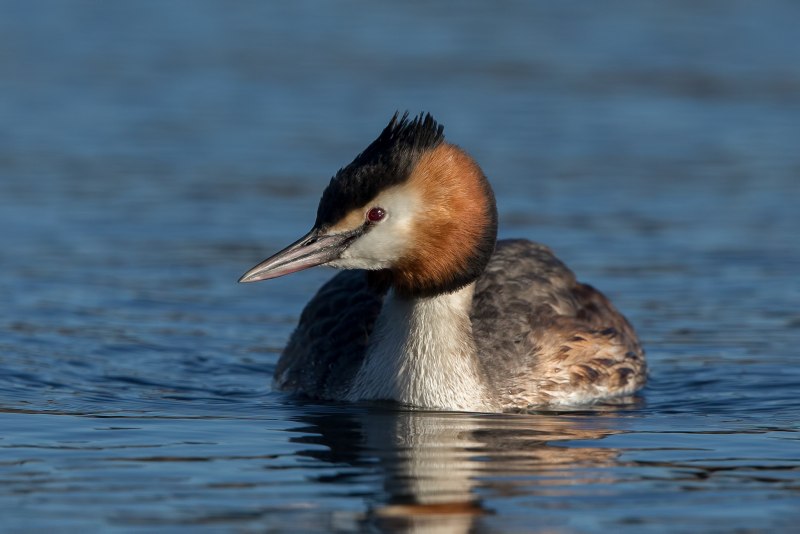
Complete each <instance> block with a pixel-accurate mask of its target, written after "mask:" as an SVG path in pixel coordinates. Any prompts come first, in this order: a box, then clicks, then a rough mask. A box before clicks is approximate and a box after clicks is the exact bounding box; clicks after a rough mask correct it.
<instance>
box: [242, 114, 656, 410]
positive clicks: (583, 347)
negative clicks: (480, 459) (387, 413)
mask: <svg viewBox="0 0 800 534" xmlns="http://www.w3.org/2000/svg"><path fill="white" fill-rule="evenodd" d="M443 132H444V128H443V127H442V126H440V125H439V124H437V123H436V121H434V119H433V118H432V117H431V116H430V115H429V114H424V115H422V114H421V115H419V116H418V117H416V118H414V119H413V120H409V118H408V113H406V114H404V115H403V116H402V117H401V118H398V116H397V114H395V116H394V117H393V118H392V120H391V121H390V122H389V125H388V126H386V128H385V129H384V130H383V132H382V133H381V134H380V135H379V136H378V138H377V139H376V140H375V141H373V142H372V143H371V144H370V145H369V146H368V147H367V148H366V149H365V150H364V151H363V152H362V153H361V154H359V155H358V156H356V158H355V159H354V160H353V162H352V163H350V164H349V165H347V166H346V167H344V168H342V169H340V170H339V172H337V173H336V175H335V176H334V177H333V178H332V179H331V181H330V184H328V187H327V188H326V189H325V191H324V192H323V193H322V199H321V200H320V203H319V208H318V209H317V220H316V222H315V223H314V227H313V228H312V229H311V231H310V232H309V233H308V234H306V235H305V236H303V237H301V238H300V239H299V240H298V241H296V242H295V243H293V244H291V245H289V246H288V247H286V248H285V249H284V250H282V251H280V252H278V253H277V254H275V255H274V256H272V257H270V258H268V259H266V260H264V261H263V262H262V263H260V264H258V265H256V266H255V267H253V268H252V269H251V270H249V271H248V272H247V273H245V274H244V275H243V276H242V277H241V279H240V280H239V281H240V282H256V281H259V280H267V279H270V278H276V277H278V276H283V275H285V274H290V273H294V272H297V271H300V270H303V269H307V268H309V267H313V266H315V265H328V266H331V267H336V268H339V269H348V270H347V271H344V272H342V273H339V274H338V275H336V276H335V277H334V278H333V279H331V280H330V281H329V282H328V283H326V284H325V285H323V286H322V288H321V289H320V290H319V292H318V293H317V294H316V296H314V298H313V299H311V302H309V303H308V304H307V305H306V307H305V309H304V310H303V313H302V315H301V317H300V322H299V324H298V325H297V328H296V330H295V331H294V333H293V334H292V336H291V338H290V339H289V343H288V345H287V346H286V348H285V349H284V351H283V354H282V355H281V358H280V360H279V361H278V365H277V368H276V370H275V385H276V386H277V387H278V388H280V389H282V390H286V391H290V392H294V393H299V394H303V395H306V396H309V397H312V398H317V399H328V400H350V401H357V400H390V401H396V402H399V403H403V404H407V405H411V406H415V407H420V408H430V409H442V410H458V411H483V412H496V411H501V410H509V409H525V408H529V407H532V406H545V405H550V406H554V405H556V406H557V405H579V404H587V403H592V402H596V401H600V400H603V399H608V398H611V397H619V396H625V395H629V394H631V393H633V392H634V391H636V390H637V389H639V388H640V387H642V385H644V382H645V378H646V365H645V360H644V352H643V351H642V348H641V346H640V344H639V341H638V339H637V338H636V334H635V333H634V331H633V328H632V327H631V325H630V324H629V323H628V321H627V320H626V319H625V317H623V316H622V314H620V313H619V312H618V311H617V310H616V308H614V306H613V305H612V304H611V302H609V301H608V299H606V297H605V296H603V294H601V293H600V292H599V291H597V290H596V289H594V288H593V287H591V286H589V285H586V284H582V283H579V282H578V281H576V279H575V275H573V274H572V272H571V271H570V270H569V269H568V268H567V267H566V266H565V265H564V264H563V263H561V261H559V260H558V259H557V258H556V257H555V256H554V255H553V253H552V252H551V251H550V249H548V248H547V247H545V246H544V245H540V244H537V243H532V242H530V241H527V240H503V241H499V242H498V241H497V207H496V205H495V199H494V194H493V193H492V189H491V187H490V186H489V182H488V181H487V179H486V177H485V176H484V174H483V172H482V171H481V169H480V167H479V166H478V164H477V163H476V162H475V161H474V160H473V159H472V158H471V157H470V156H469V155H467V154H466V153H465V152H464V151H463V150H461V149H460V148H459V147H457V146H455V145H452V144H449V143H447V142H445V140H444V133H443Z"/></svg>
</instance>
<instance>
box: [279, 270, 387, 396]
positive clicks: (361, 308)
mask: <svg viewBox="0 0 800 534" xmlns="http://www.w3.org/2000/svg"><path fill="white" fill-rule="evenodd" d="M383 296H384V293H383V292H381V291H377V290H375V289H373V288H371V287H370V286H369V285H368V284H367V277H366V273H365V272H364V271H342V272H340V273H339V274H337V275H336V276H334V277H333V278H332V279H331V280H329V281H328V282H327V283H326V284H325V285H323V286H322V287H321V288H320V290H319V291H318V292H317V294H316V295H315V296H314V298H313V299H311V301H310V302H309V303H308V304H306V307H305V309H304V310H303V313H302V315H301V316H300V321H299V323H298V325H297V328H296V329H295V331H294V333H293V334H292V336H291V338H289V343H288V344H287V345H286V348H285V349H284V351H283V354H282V355H281V358H280V360H279V361H278V366H277V368H276V369H275V385H276V386H277V387H278V388H280V389H283V390H287V391H292V392H295V393H303V394H305V395H308V396H311V397H316V398H323V399H336V398H342V397H344V394H345V393H346V391H347V389H348V388H349V385H350V381H351V379H352V378H353V377H354V376H355V374H356V372H357V371H358V369H359V367H360V366H361V362H362V361H363V359H364V354H365V352H366V347H367V341H368V340H369V336H370V334H371V333H372V327H373V326H374V324H375V319H376V318H377V317H378V313H379V312H380V309H381V305H382V304H383Z"/></svg>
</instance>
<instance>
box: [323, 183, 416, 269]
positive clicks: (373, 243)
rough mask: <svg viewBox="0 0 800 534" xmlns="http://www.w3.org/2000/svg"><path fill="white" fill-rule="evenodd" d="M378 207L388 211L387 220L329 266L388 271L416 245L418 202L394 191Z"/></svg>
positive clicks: (378, 200) (359, 239)
mask: <svg viewBox="0 0 800 534" xmlns="http://www.w3.org/2000/svg"><path fill="white" fill-rule="evenodd" d="M374 204H375V205H379V206H382V207H383V208H384V209H385V210H386V213H387V217H386V219H384V220H383V221H381V222H379V223H377V224H375V225H374V226H373V227H372V228H370V229H369V230H368V231H367V233H366V234H364V235H363V236H362V237H360V238H358V239H357V240H356V241H354V242H353V244H351V245H350V246H349V247H348V248H347V250H345V251H344V253H342V255H341V257H340V258H339V259H337V260H335V261H332V262H330V263H329V264H328V265H330V266H332V267H337V268H339V269H385V268H388V267H391V266H392V264H393V263H394V262H396V261H397V260H399V259H400V258H401V257H403V256H404V255H405V254H406V252H407V251H408V249H409V248H410V247H411V246H412V245H413V237H412V236H413V232H412V226H413V219H414V216H415V214H416V211H417V210H416V208H417V202H416V201H415V199H414V198H413V197H412V196H410V195H408V194H407V193H404V192H402V191H390V192H387V193H384V194H383V195H381V196H379V197H378V198H377V199H376V200H375V202H374Z"/></svg>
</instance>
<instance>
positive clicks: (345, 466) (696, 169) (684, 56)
mask: <svg viewBox="0 0 800 534" xmlns="http://www.w3.org/2000/svg"><path fill="white" fill-rule="evenodd" d="M0 11H1V15H2V16H0V229H2V232H0V251H1V252H0V273H2V276H1V277H0V299H1V300H2V302H3V303H4V305H3V306H2V307H1V308H0V517H1V518H2V519H1V521H2V529H3V530H8V531H44V530H53V529H57V530H58V531H59V532H70V531H83V532H85V531H97V530H103V531H117V530H118V531H141V530H154V531H195V530H197V529H198V528H205V529H208V530H234V531H245V532H247V531H264V530H277V531H293V532H298V531H301V532H302V531H342V532H348V531H361V530H369V529H373V530H379V531H380V530H385V531H404V530H412V529H418V530H420V531H424V530H426V529H435V530H437V531H441V532H467V531H476V532H484V531H485V532H531V531H547V532H607V531H611V530H613V531H627V532H637V533H639V532H663V531H670V532H698V531H706V532H715V531H758V530H764V531H780V530H789V529H790V528H791V527H793V526H794V525H796V523H797V521H798V520H799V519H800V442H799V441H800V433H798V430H800V397H798V394H797V392H798V391H800V366H798V357H799V355H798V349H797V347H798V346H799V345H800V308H799V307H798V303H799V302H800V283H799V282H798V277H797V276H798V272H800V239H798V237H797V229H798V228H800V210H798V209H797V202H798V199H800V151H798V150H797V145H798V140H799V139H800V66H798V65H799V64H798V62H797V58H798V57H800V41H798V39H797V38H796V21H797V20H799V19H800V7H798V6H797V5H796V4H794V3H792V2H788V1H786V2H766V3H758V4H756V3H748V2H695V3H679V4H670V5H666V4H661V3H651V2H646V3H642V2H612V3H608V4H604V5H603V7H602V9H600V8H596V7H593V6H592V5H589V4H585V5H584V4H582V3H572V2H561V3H558V5H557V6H556V5H551V4H550V3H541V4H538V3H534V4H530V3H522V2H519V3H517V2H509V3H501V4H498V5H494V6H492V7H491V9H489V8H488V7H487V6H484V5H482V4H480V3H472V2H467V3H465V4H464V5H462V6H461V7H460V8H459V9H457V10H453V9H445V8H439V7H435V6H430V5H428V4H427V3H421V2H420V3H414V2H412V3H406V4H402V5H401V4H398V5H396V6H390V5H388V4H387V5H384V6H378V7H376V6H374V5H373V4H365V3H360V2H345V3H337V4H328V3H322V2H320V3H317V2H305V1H303V2H292V3H286V4H285V5H281V6H267V5H266V4H264V3H256V2H252V3H247V2H245V3H237V4H236V5H231V4H230V3H225V2H221V1H216V2H215V1H201V2H170V3H161V2H154V1H153V2H137V3H113V4H111V3H97V2H49V3H45V4H42V3H36V5H35V6H34V5H33V4H31V3H22V2H17V3H14V2H2V3H0ZM396 109H401V110H402V109H410V110H412V111H417V110H429V111H431V112H433V113H434V114H435V115H436V117H437V118H438V119H439V120H440V121H441V122H442V123H444V124H445V126H446V133H447V135H448V137H449V139H451V140H452V141H453V142H456V143H458V144H460V145H461V146H463V147H464V148H466V149H467V150H468V151H470V152H471V153H472V154H473V155H475V157H476V158H477V159H478V160H479V161H480V162H481V164H482V165H483V167H484V170H485V171H486V173H487V175H488V176H489V177H490V179H491V181H492V183H493V185H494V187H495V190H496V193H497V198H498V204H499V210H500V216H501V234H502V235H503V236H506V237H511V236H522V237H528V238H531V239H535V240H538V241H542V242H545V243H548V244H549V245H551V246H552V247H553V248H554V250H555V251H556V252H557V253H558V254H559V256H560V257H562V258H563V259H564V260H565V261H566V262H567V263H568V264H569V265H570V266H571V267H572V268H573V269H574V270H575V271H576V272H577V273H578V275H579V277H580V278H581V279H583V280H586V281H589V282H591V283H592V284H594V285H596V286H598V287H600V288H601V289H602V290H604V291H605V292H606V293H607V294H608V295H609V296H611V297H612V298H613V300H614V301H615V302H616V303H617V304H618V306H619V307H620V308H621V309H623V310H624V311H625V313H626V314H627V315H628V317H629V318H630V319H631V321H632V322H633V324H634V325H635V326H636V328H637V329H638V331H639V333H640V335H641V337H642V339H643V341H644V344H645V346H646V349H647V351H648V358H649V361H650V367H651V380H650V383H649V385H648V387H647V388H646V390H645V391H644V392H643V395H642V396H641V397H640V398H638V399H637V401H636V402H635V403H633V404H629V405H622V406H597V407H592V408H591V409H584V410H574V411H563V412H546V411H545V412H537V413H530V414H508V415H498V414H494V415H484V414H453V413H431V412H422V411H409V410H404V409H399V408H395V407H390V406H350V405H336V404H333V405H325V404H309V403H305V402H302V401H298V400H297V399H292V398H289V397H286V396H284V395H282V394H280V393H278V392H273V391H271V389H270V378H271V374H272V371H273V369H274V366H275V362H276V360H277V357H278V355H279V353H280V350H281V348H282V346H283V344H284V343H285V341H286V339H287V337H288V335H289V334H290V332H291V330H292V328H293V325H294V323H295V321H296V320H297V317H298V316H299V313H300V311H301V309H302V306H303V304H304V303H305V302H306V301H307V300H308V299H309V298H310V296H311V295H312V294H313V292H314V290H315V289H316V288H317V287H318V286H319V285H320V284H321V283H322V282H323V281H324V280H325V279H327V278H328V277H330V276H331V272H330V271H327V270H324V269H319V270H314V271H310V272H305V273H299V274H297V275H295V276H293V277H290V278H286V279H281V280H276V281H273V282H268V283H263V284H258V285H247V286H238V285H236V284H235V283H234V282H235V280H236V279H237V278H238V276H239V275H240V274H241V273H242V272H243V271H244V270H246V269H247V268H249V267H250V266H252V265H253V264H254V263H255V262H257V261H259V260H260V259H262V258H263V257H266V255H268V254H269V253H271V252H273V251H275V250H276V249H278V248H279V247H281V246H283V245H285V244H287V243H289V242H291V241H293V240H294V239H295V238H296V237H298V236H300V235H302V233H304V232H305V231H306V230H307V229H308V227H310V225H311V224H312V222H313V218H314V213H315V208H316V203H317V200H318V198H319V194H320V192H321V190H322V187H323V186H324V184H325V183H326V182H327V180H328V178H329V177H330V176H331V175H332V174H333V173H334V172H335V171H336V169H338V168H339V167H340V166H342V165H343V164H346V163H347V162H349V161H350V159H351V158H352V157H353V156H354V155H355V154H356V153H357V152H358V151H359V150H360V149H362V148H363V147H364V146H365V144H366V143H367V142H368V141H370V140H371V139H372V138H373V137H374V136H375V135H376V134H377V132H378V131H379V130H380V129H381V127H382V126H383V125H384V124H385V123H386V122H387V121H388V118H389V116H390V115H391V114H392V113H393V112H394V110H396Z"/></svg>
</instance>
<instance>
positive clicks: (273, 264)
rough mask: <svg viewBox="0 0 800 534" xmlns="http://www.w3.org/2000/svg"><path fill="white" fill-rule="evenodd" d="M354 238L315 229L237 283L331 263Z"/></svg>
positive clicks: (351, 235) (250, 271)
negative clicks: (324, 232)
mask: <svg viewBox="0 0 800 534" xmlns="http://www.w3.org/2000/svg"><path fill="white" fill-rule="evenodd" d="M355 237H357V235H356V233H355V232H346V233H342V234H333V235H325V234H322V233H321V232H320V231H319V230H317V229H316V228H315V229H313V230H311V231H310V232H309V233H307V234H306V235H304V236H303V237H301V238H300V239H298V240H297V241H295V242H294V243H292V244H291V245H289V246H288V247H286V248H285V249H283V250H281V251H280V252H278V253H277V254H275V255H273V256H271V257H269V258H267V259H266V260H264V261H262V262H261V263H259V264H258V265H256V266H255V267H253V268H252V269H250V270H249V271H247V272H246V273H244V274H243V275H242V277H241V278H239V282H259V281H261V280H269V279H271V278H277V277H279V276H283V275H286V274H291V273H296V272H297V271H302V270H304V269H308V268H311V267H315V266H317V265H322V264H324V263H327V262H329V261H332V260H335V259H336V258H338V257H339V256H340V255H341V254H342V252H344V250H345V249H346V248H347V246H348V245H349V244H350V243H351V242H352V240H353V239H354V238H355Z"/></svg>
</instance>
